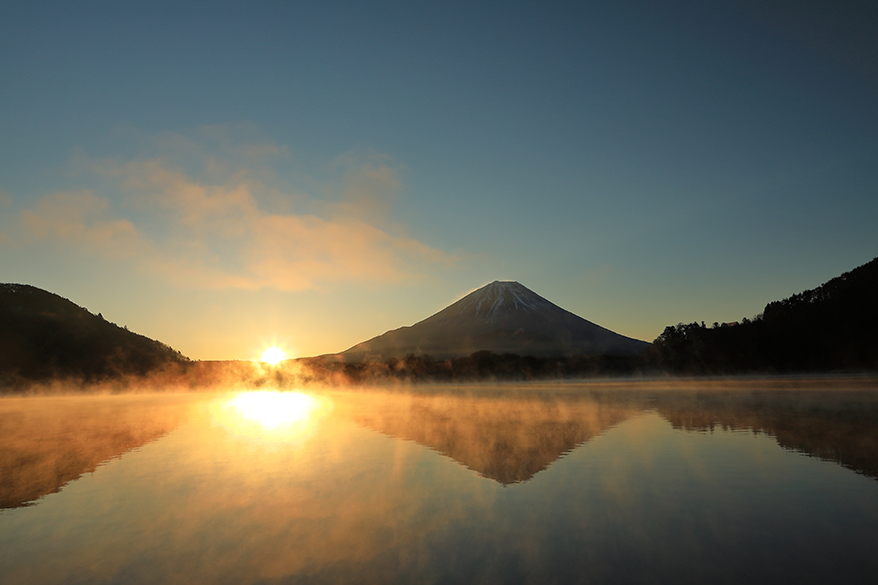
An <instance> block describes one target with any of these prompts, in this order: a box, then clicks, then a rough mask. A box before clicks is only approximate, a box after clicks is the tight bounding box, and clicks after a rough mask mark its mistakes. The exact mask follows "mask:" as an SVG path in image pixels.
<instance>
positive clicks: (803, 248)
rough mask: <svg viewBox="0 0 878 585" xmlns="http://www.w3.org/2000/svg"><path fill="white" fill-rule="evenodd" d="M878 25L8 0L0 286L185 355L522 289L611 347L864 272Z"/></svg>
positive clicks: (383, 325) (855, 18) (359, 330)
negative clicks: (28, 291) (30, 288)
mask: <svg viewBox="0 0 878 585" xmlns="http://www.w3.org/2000/svg"><path fill="white" fill-rule="evenodd" d="M876 31H878V8H876V6H875V5H874V3H870V2H829V1H816V0H800V1H792V0H789V1H787V0H774V1H768V2H756V1H752V2H751V1H748V0H738V1H728V2H703V1H697V2H696V1H674V0H671V1H668V2H652V1H633V0H632V1H627V0H615V1H611V2H609V1H608V2H602V1H595V2H480V1H470V2H459V3H458V2H418V1H406V2H367V1H362V2H335V1H332V0H328V1H326V2H260V1H251V2H222V1H212V2H190V1H186V0H176V1H174V2H160V1H155V2H127V1H114V2H87V1H86V2H76V3H71V2H19V1H12V2H4V3H3V4H2V7H0V55H2V59H0V112H2V116H0V282H15V283H26V284H31V285H34V286H37V287H40V288H43V289H46V290H49V291H51V292H54V293H56V294H59V295H61V296H62V297H65V298H68V299H70V300H71V301H73V302H74V303H76V304H78V305H80V306H83V307H85V308H86V309H88V310H90V311H91V312H93V313H98V312H100V313H102V315H103V316H104V317H105V318H106V319H107V320H110V321H113V322H115V323H117V324H119V325H124V326H127V327H128V328H129V329H131V330H132V331H136V332H138V333H141V334H143V335H146V336H148V337H151V338H154V339H159V340H160V341H162V342H164V343H167V344H169V345H171V346H172V347H174V348H175V349H178V350H180V351H181V352H182V353H183V354H184V355H187V356H189V357H191V358H193V359H252V358H257V357H258V356H259V355H260V354H261V352H262V350H263V349H265V348H266V347H268V346H270V345H279V346H281V347H283V348H284V349H286V351H287V352H288V354H289V355H291V356H311V355H319V354H324V353H335V352H338V351H342V350H344V349H347V348H348V347H351V346H353V345H355V344H356V343H358V342H360V341H364V340H366V339H369V338H371V337H374V336H376V335H380V334H382V333H384V332H385V331H387V330H390V329H395V328H397V327H401V326H405V325H411V324H413V323H415V322H417V321H420V320H422V319H424V318H426V317H428V316H430V315H432V314H433V313H435V312H437V311H438V310H440V309H442V308H444V307H445V306H447V305H449V304H451V303H452V302H454V301H456V300H457V299H459V298H461V297H462V296H463V295H465V294H467V293H468V292H470V291H472V290H475V289H477V288H479V287H481V286H483V285H485V284H487V283H489V282H491V281H494V280H516V281H518V282H520V283H522V284H523V285H525V286H526V287H528V288H530V289H531V290H533V291H535V292H536V293H538V294H540V295H542V296H543V297H546V298H547V299H549V300H550V301H552V302H554V303H555V304H557V305H559V306H561V307H563V308H565V309H567V310H569V311H572V312H574V313H576V314H578V315H580V316H581V317H584V318H585V319H588V320H590V321H592V322H594V323H597V324H598V325H601V326H604V327H607V328H609V329H612V330H614V331H616V332H618V333H621V334H623V335H627V336H630V337H634V338H638V339H643V340H646V341H652V340H653V339H655V338H656V337H657V336H658V335H659V334H660V333H661V332H662V330H663V329H664V328H665V327H666V326H668V325H674V324H676V323H679V322H687V323H688V322H692V321H705V322H707V323H708V324H711V323H713V322H716V321H718V322H724V321H735V320H739V319H741V318H743V317H752V316H754V315H755V314H757V313H759V312H761V311H762V309H763V308H764V307H765V305H766V303H768V302H770V301H774V300H779V299H782V298H786V297H788V296H790V295H792V294H795V293H797V292H801V291H802V290H805V289H810V288H814V287H816V286H819V285H820V284H822V283H823V282H825V281H827V280H829V279H831V278H833V277H835V276H837V275H839V274H841V273H843V272H846V271H849V270H851V269H853V268H855V267H857V266H859V265H862V264H864V263H866V262H868V261H870V260H872V259H873V258H875V257H876V256H878V228H876V226H878V222H876V218H878V107H876V104H878V32H876Z"/></svg>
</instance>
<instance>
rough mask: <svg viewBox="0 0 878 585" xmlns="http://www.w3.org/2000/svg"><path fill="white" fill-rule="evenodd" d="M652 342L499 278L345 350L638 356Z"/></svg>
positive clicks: (358, 354) (386, 354)
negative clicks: (406, 324) (597, 322)
mask: <svg viewBox="0 0 878 585" xmlns="http://www.w3.org/2000/svg"><path fill="white" fill-rule="evenodd" d="M648 345H649V344H648V343H646V342H645V341H640V340H637V339H632V338H630V337H625V336H624V335H620V334H618V333H614V332H613V331H610V330H609V329H605V328H603V327H601V326H599V325H595V324H594V323H592V322H591V321H587V320H585V319H583V318H582V317H579V316H578V315H574V314H573V313H571V312H570V311H567V310H565V309H562V308H561V307H559V306H558V305H555V304H554V303H552V302H550V301H548V300H546V299H544V298H543V297H541V296H540V295H538V294H537V293H535V292H533V291H532V290H530V289H528V288H527V287H525V286H523V285H521V284H519V283H517V282H514V281H494V282H492V283H490V284H488V285H485V286H483V287H482V288H480V289H478V290H476V291H473V292H471V293H470V294H468V295H466V296H465V297H463V298H462V299H460V300H459V301H457V302H456V303H454V304H452V305H449V306H448V307H446V308H445V309H443V310H441V311H439V312H438V313H436V314H435V315H433V316H431V317H428V318H426V319H424V320H423V321H420V322H418V323H415V324H414V325H412V326H411V327H401V328H399V329H394V330H392V331H388V332H387V333H385V334H384V335H379V336H378V337H375V338H372V339H370V340H368V341H364V342H362V343H358V344H357V345H355V346H354V347H352V348H350V349H348V350H346V351H344V352H342V354H341V356H340V357H342V358H343V359H344V360H345V361H363V360H381V359H388V358H394V357H396V358H399V357H405V356H407V355H411V354H414V355H429V356H431V357H433V358H435V359H447V358H453V357H463V356H468V355H471V354H472V353H474V352H476V351H482V350H487V351H492V352H494V353H498V354H500V353H515V354H518V355H522V356H537V357H556V356H557V357H561V356H570V355H588V356H598V355H606V356H633V355H639V354H640V353H642V352H643V351H644V350H645V349H646V347H647V346H648Z"/></svg>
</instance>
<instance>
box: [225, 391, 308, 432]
mask: <svg viewBox="0 0 878 585" xmlns="http://www.w3.org/2000/svg"><path fill="white" fill-rule="evenodd" d="M229 404H230V405H231V406H232V407H233V408H234V409H235V410H237V411H238V413H239V414H240V415H241V416H243V417H244V418H246V419H248V420H251V421H254V422H257V423H259V424H260V425H262V426H263V427H265V428H269V429H275V428H277V427H280V426H285V425H291V424H293V423H296V422H299V421H301V420H304V419H306V418H308V416H309V415H310V414H311V411H312V410H314V409H315V408H316V407H317V406H318V402H317V400H315V399H314V398H312V397H311V396H308V395H307V394H302V393H301V392H242V393H241V394H238V395H237V396H236V397H235V398H233V399H232V400H231V401H230V403H229Z"/></svg>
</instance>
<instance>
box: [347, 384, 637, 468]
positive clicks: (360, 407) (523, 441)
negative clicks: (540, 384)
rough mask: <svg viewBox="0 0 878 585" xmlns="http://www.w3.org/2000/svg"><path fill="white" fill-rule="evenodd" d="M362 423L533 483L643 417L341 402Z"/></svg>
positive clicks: (560, 408)
mask: <svg viewBox="0 0 878 585" xmlns="http://www.w3.org/2000/svg"><path fill="white" fill-rule="evenodd" d="M340 405H343V408H345V409H349V412H350V414H351V416H352V418H353V419H354V420H355V421H356V422H357V423H359V424H361V425H363V426H366V427H368V428H371V429H373V430H376V431H378V432H381V433H384V434H386V435H390V436H393V437H398V438H401V439H408V440H411V441H415V442H416V443H419V444H421V445H424V446H426V447H429V448H431V449H433V450H435V451H438V452H439V453H442V454H444V455H447V456H448V457H450V458H452V459H454V460H455V461H457V462H459V463H461V464H462V465H464V466H466V467H468V468H469V469H472V470H474V471H476V472H477V473H479V474H481V475H482V476H484V477H487V478H489V479H493V480H495V481H497V482H499V483H501V484H504V485H506V484H512V483H519V482H524V481H528V480H529V479H531V478H532V477H533V476H534V475H535V474H537V473H538V472H540V471H542V470H544V469H546V468H547V467H548V466H549V465H551V464H552V463H553V462H554V461H555V460H557V459H559V458H560V457H562V456H563V455H564V454H566V453H568V452H569V451H571V450H572V449H574V448H575V447H576V446H578V445H580V444H581V443H584V442H585V441H588V440H589V439H591V438H593V437H595V436H597V435H599V434H601V433H602V432H604V431H605V430H607V429H608V428H610V427H612V426H614V425H617V424H619V423H620V422H622V421H624V420H626V419H628V418H630V417H631V416H633V415H635V414H637V412H639V411H640V409H638V408H636V407H634V406H633V405H630V404H627V403H624V402H621V401H618V400H617V401H613V402H611V403H607V402H603V401H600V400H596V399H594V398H586V397H579V398H573V397H570V396H567V397H559V396H555V395H545V396H538V395H537V396H534V395H531V396H528V397H521V396H517V397H516V396H514V395H513V396H499V395H497V394H494V395H493V396H475V395H472V394H457V395H455V394H403V393H385V394H377V393H362V394H350V395H346V396H345V398H344V399H343V400H341V401H339V400H336V407H337V408H338V407H339V406H340Z"/></svg>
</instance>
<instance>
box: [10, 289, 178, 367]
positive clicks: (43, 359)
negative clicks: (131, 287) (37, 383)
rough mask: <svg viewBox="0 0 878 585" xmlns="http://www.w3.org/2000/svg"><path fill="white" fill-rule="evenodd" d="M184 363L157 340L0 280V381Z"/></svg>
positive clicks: (59, 299) (50, 295) (40, 292)
mask: <svg viewBox="0 0 878 585" xmlns="http://www.w3.org/2000/svg"><path fill="white" fill-rule="evenodd" d="M186 361H188V360H187V358H185V357H184V356H183V355H181V354H180V353H179V352H177V351H175V350H173V349H172V348H170V347H168V346H167V345H164V344H163V343H160V342H158V341H155V340H152V339H149V338H148V337H144V336H143V335H138V334H137V333H133V332H131V331H128V330H127V329H124V328H122V327H119V326H118V325H116V324H114V323H110V322H108V321H105V320H104V318H103V317H102V316H100V315H93V314H91V313H89V312H88V311H87V310H85V309H83V308H82V307H79V306H77V305H75V304H74V303H72V302H70V301H69V300H67V299H65V298H62V297H60V296H58V295H56V294H53V293H50V292H48V291H45V290H42V289H39V288H36V287H34V286H30V285H26V284H0V383H5V384H13V383H15V382H17V381H21V380H47V379H51V378H70V377H75V378H79V379H82V380H85V381H91V380H98V379H102V378H108V377H110V376H115V375H132V374H133V375H144V374H147V373H149V372H151V371H155V370H157V369H161V368H162V367H164V366H166V365H167V364H170V363H181V362H186Z"/></svg>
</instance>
